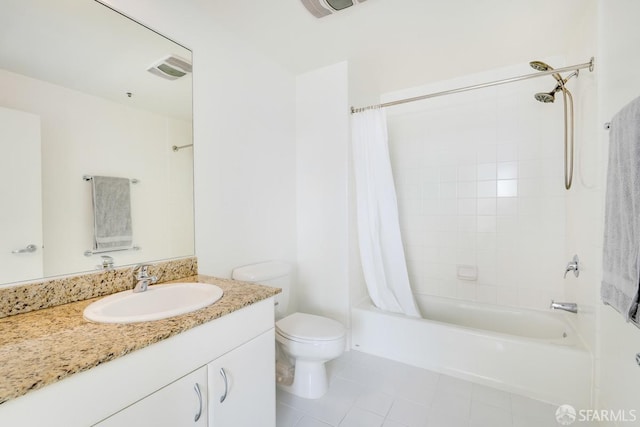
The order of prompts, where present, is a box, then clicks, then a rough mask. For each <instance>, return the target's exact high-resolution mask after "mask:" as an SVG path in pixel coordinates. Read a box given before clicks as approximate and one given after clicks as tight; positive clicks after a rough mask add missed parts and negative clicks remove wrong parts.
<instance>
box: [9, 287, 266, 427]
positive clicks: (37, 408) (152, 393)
mask: <svg viewBox="0 0 640 427" xmlns="http://www.w3.org/2000/svg"><path fill="white" fill-rule="evenodd" d="M273 304H274V303H273V298H267V299H264V300H262V301H259V302H256V303H253V304H251V305H249V306H246V307H244V308H241V309H238V310H236V311H233V312H231V313H229V314H225V315H223V316H222V317H219V318H217V319H215V320H212V321H209V322H206V323H204V324H202V325H199V326H196V327H193V328H191V329H188V330H186V331H184V332H182V333H179V334H177V335H174V336H172V337H170V338H167V339H164V340H161V341H159V342H156V343H155V344H152V345H149V346H147V347H145V348H142V349H139V350H136V351H132V352H131V353H129V354H127V355H125V356H122V357H119V358H117V359H115V360H112V361H110V362H107V363H103V364H100V365H99V366H96V367H94V368H91V369H89V370H86V371H83V372H79V373H76V374H74V375H71V376H69V377H67V378H65V379H63V380H60V381H57V382H55V383H52V384H50V385H48V386H46V387H43V388H41V389H38V390H34V391H32V392H29V393H27V394H26V395H24V396H22V397H19V398H15V399H10V400H8V401H6V402H4V403H3V404H2V405H0V426H25V427H44V426H46V427H76V426H77V427H87V426H93V425H97V426H99V427H114V426H117V427H129V426H136V427H147V426H148V427H151V426H153V427H183V426H185V427H186V426H192V425H193V426H209V427H243V426H251V427H258V426H259V427H275V367H274V364H275V358H274V352H275V338H274V321H273V319H274V310H273ZM166 323H167V324H168V325H169V326H170V325H171V321H170V320H169V321H166ZM97 327H98V326H92V328H97ZM99 327H100V328H102V327H104V328H112V326H108V325H105V326H99ZM140 327H141V328H144V327H145V325H141V326H140ZM124 337H125V335H124V334H123V338H124ZM221 369H224V372H225V374H226V376H227V385H226V392H227V397H226V399H224V401H223V402H220V397H221V396H222V395H223V393H224V391H225V388H224V382H223V379H222V376H221V375H220V370H221ZM195 384H198V385H199V388H200V392H201V394H202V406H203V407H202V415H201V416H200V419H199V420H198V421H197V422H194V419H195V415H196V413H197V412H198V411H199V399H198V397H197V394H196V392H195V390H194V387H195Z"/></svg>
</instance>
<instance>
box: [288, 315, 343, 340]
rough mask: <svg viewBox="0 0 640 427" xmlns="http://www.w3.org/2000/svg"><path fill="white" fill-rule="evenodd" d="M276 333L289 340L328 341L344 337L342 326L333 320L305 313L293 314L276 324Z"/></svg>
mask: <svg viewBox="0 0 640 427" xmlns="http://www.w3.org/2000/svg"><path fill="white" fill-rule="evenodd" d="M276 329H277V331H278V333H280V334H281V335H283V336H285V337H289V338H291V339H294V340H295V339H303V340H316V341H329V340H335V339H339V338H342V337H343V336H344V326H342V325H341V324H340V323H339V322H336V321H335V320H333V319H328V318H326V317H322V316H316V315H314V314H306V313H293V314H291V315H289V316H287V317H285V318H284V319H281V320H278V321H277V322H276Z"/></svg>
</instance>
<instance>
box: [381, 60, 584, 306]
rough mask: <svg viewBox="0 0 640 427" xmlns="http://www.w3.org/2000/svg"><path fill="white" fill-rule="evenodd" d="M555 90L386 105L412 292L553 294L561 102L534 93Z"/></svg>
mask: <svg viewBox="0 0 640 427" xmlns="http://www.w3.org/2000/svg"><path fill="white" fill-rule="evenodd" d="M521 71H522V70H521ZM528 72H530V71H528ZM525 73H527V71H525V72H524V73H522V72H520V73H519V74H525ZM511 75H517V73H513V72H512V73H511ZM488 80H491V79H487V80H485V81H488ZM571 83H574V81H572V82H571ZM449 87H451V86H449ZM454 87H455V86H454ZM553 87H554V80H553V79H552V78H551V77H548V78H542V77H541V78H537V79H534V80H530V81H524V82H518V83H512V84H509V85H506V86H499V87H493V88H486V89H480V90H477V91H472V92H466V93H462V94H456V95H449V96H445V97H441V98H432V99H428V100H425V101H421V102H416V103H414V104H408V105H407V106H403V107H396V108H395V109H390V110H388V125H389V145H390V154H391V161H392V166H393V169H394V178H395V183H396V188H397V194H398V204H399V212H400V221H401V230H402V235H403V239H404V245H405V252H406V257H407V264H408V269H409V275H410V279H411V283H412V287H413V290H414V292H419V293H427V294H432V295H439V296H445V297H454V298H461V299H465V300H475V301H480V302H485V303H492V304H500V305H508V306H524V307H534V308H540V309H546V308H548V306H549V303H550V300H551V299H552V298H553V299H562V297H563V295H564V291H563V273H564V267H565V265H566V263H567V261H568V259H567V256H566V254H565V195H566V192H565V189H564V182H563V180H564V172H563V150H564V149H563V108H562V102H561V96H558V99H557V100H556V102H555V103H554V104H542V103H539V102H537V101H536V100H535V99H534V98H533V94H534V93H536V92H542V91H549V90H551V89H552V88H553ZM428 89H429V90H430V91H434V90H435V91H437V90H443V89H446V87H444V86H443V87H441V88H438V87H434V86H431V87H430V88H428ZM421 92H422V93H425V91H424V90H422V91H421ZM426 93H428V92H426ZM459 266H473V267H475V268H476V269H477V278H476V279H475V280H464V279H461V278H459V277H458V267H459Z"/></svg>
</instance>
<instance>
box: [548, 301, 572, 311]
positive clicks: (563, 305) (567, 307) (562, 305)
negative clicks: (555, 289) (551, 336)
mask: <svg viewBox="0 0 640 427" xmlns="http://www.w3.org/2000/svg"><path fill="white" fill-rule="evenodd" d="M549 308H551V309H553V310H564V311H568V312H569V313H577V312H578V304H576V303H574V302H555V301H553V300H551V306H550V307H549Z"/></svg>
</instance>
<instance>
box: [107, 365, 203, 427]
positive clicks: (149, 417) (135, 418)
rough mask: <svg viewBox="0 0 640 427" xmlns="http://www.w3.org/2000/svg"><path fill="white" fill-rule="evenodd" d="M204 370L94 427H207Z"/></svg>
mask: <svg viewBox="0 0 640 427" xmlns="http://www.w3.org/2000/svg"><path fill="white" fill-rule="evenodd" d="M206 393H207V368H206V367H202V368H200V369H198V370H197V371H195V372H192V373H190V374H189V375H186V376H184V377H182V378H180V379H179V380H177V381H175V382H173V383H171V384H169V385H168V386H166V387H164V388H162V389H160V390H158V391H156V392H155V393H153V394H151V395H150V396H148V397H146V398H144V399H142V400H140V401H138V402H136V403H134V404H133V405H131V406H129V407H128V408H125V409H123V410H122V411H120V412H118V413H116V414H115V415H112V416H110V417H109V418H107V419H106V420H104V421H102V422H100V423H98V424H96V426H98V427H123V426H137V427H145V426H148V427H162V426H166V427H174V426H184V427H187V426H201V427H206V426H207V420H208V417H207V395H206Z"/></svg>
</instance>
